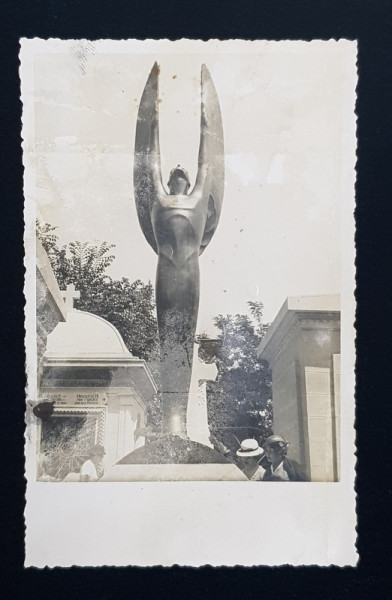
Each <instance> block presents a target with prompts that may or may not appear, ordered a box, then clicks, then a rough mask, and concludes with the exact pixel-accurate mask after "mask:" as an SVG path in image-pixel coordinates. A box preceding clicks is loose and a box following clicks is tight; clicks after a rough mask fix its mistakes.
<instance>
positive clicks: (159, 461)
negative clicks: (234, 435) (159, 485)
mask: <svg viewBox="0 0 392 600" xmlns="http://www.w3.org/2000/svg"><path fill="white" fill-rule="evenodd" d="M101 481H247V478H246V476H245V475H244V473H243V472H242V471H241V470H240V469H239V468H238V467H237V466H236V465H234V464H233V463H231V462H230V461H229V460H227V458H225V457H224V456H223V455H222V454H220V453H219V452H216V451H215V450H213V449H211V448H209V447H208V446H204V445H203V444H199V443H198V442H193V441H191V440H188V439H183V438H181V437H179V436H176V435H169V434H167V435H162V436H161V437H160V438H159V439H158V440H156V441H154V442H150V443H148V444H147V445H146V446H144V447H143V448H139V449H138V450H135V451H134V452H131V453H130V454H128V455H127V456H125V457H124V458H122V459H121V460H120V461H119V462H118V463H117V464H116V465H114V466H113V467H112V468H111V469H109V470H108V471H107V472H106V473H105V475H104V476H103V478H102V479H101Z"/></svg>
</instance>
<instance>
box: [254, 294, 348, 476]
mask: <svg viewBox="0 0 392 600" xmlns="http://www.w3.org/2000/svg"><path fill="white" fill-rule="evenodd" d="M258 355H259V357H260V358H261V359H264V360H266V361H267V362H268V363H269V365H270V368H271V371H272V394H273V427H274V432H275V433H276V434H280V435H283V436H284V437H285V438H286V439H287V440H288V441H289V442H290V447H289V453H288V455H289V457H291V458H293V459H295V460H297V461H298V462H299V463H301V464H302V466H303V467H304V470H305V471H306V473H307V476H308V478H309V479H310V480H311V481H338V480H339V462H340V297H339V296H338V295H325V296H299V297H290V298H287V300H286V301H285V303H284V304H283V306H282V308H281V310H280V311H279V313H278V315H277V316H276V318H275V320H274V321H273V323H272V324H271V326H270V328H269V330H268V332H267V334H266V336H265V337H264V339H263V340H262V342H261V344H260V346H259V349H258Z"/></svg>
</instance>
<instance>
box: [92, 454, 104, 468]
mask: <svg viewBox="0 0 392 600" xmlns="http://www.w3.org/2000/svg"><path fill="white" fill-rule="evenodd" d="M102 459H103V455H102V454H94V456H93V457H92V459H91V460H92V461H93V463H94V465H98V464H99V463H100V462H101V460H102Z"/></svg>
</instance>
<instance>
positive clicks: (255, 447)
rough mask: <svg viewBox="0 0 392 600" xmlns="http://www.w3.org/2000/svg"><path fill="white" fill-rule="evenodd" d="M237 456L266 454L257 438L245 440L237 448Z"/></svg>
mask: <svg viewBox="0 0 392 600" xmlns="http://www.w3.org/2000/svg"><path fill="white" fill-rule="evenodd" d="M236 454H237V456H239V457H241V458H244V457H247V456H261V455H262V454H264V450H263V448H261V447H260V446H259V444H258V443H257V442H256V440H250V439H249V440H243V441H242V442H241V447H240V449H239V450H237V453H236Z"/></svg>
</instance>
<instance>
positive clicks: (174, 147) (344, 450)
mask: <svg viewBox="0 0 392 600" xmlns="http://www.w3.org/2000/svg"><path fill="white" fill-rule="evenodd" d="M356 51H357V48H356V43H355V42H353V41H347V40H337V41H336V40H330V41H320V40H317V41H312V42H305V41H285V42H283V41H282V42H274V41H257V42H255V41H254V42H251V41H245V40H232V41H218V40H210V41H207V42H201V41H196V40H186V39H184V40H178V41H168V40H145V41H139V40H123V41H111V40H98V41H89V40H81V39H80V40H55V39H49V40H40V39H31V40H30V39H23V40H22V41H21V53H20V61H21V66H20V76H21V89H22V93H21V100H22V104H23V128H22V137H23V142H22V145H23V163H24V169H25V172H24V195H25V267H26V277H25V297H26V307H25V317H26V341H25V345H26V356H27V363H26V372H27V393H26V434H25V438H26V446H25V452H26V477H27V481H28V483H27V496H26V498H27V506H26V523H27V525H26V557H27V558H26V564H28V565H32V566H46V565H48V566H69V565H72V564H79V565H92V566H98V565H102V564H113V565H127V564H136V565H140V566H147V565H156V564H162V565H168V564H173V563H174V562H176V563H178V564H185V565H191V566H199V565H201V564H213V565H217V564H221V565H232V564H243V565H252V564H266V565H278V564H285V563H288V564H293V565H295V564H319V565H329V564H336V565H354V564H355V563H356V559H357V554H356V549H355V523H356V518H355V517H356V515H355V495H354V480H355V430H354V410H355V400H354V390H355V379H354V365H355V331H354V315H355V299H354V288H355V266H354V265H355V246H354V236H355V228H354V208H355V189H354V186H355V161H356V133H355V130H356V117H355V112H354V111H355V101H356V96H355V88H356V84H357V74H356ZM282 482H283V483H287V484H289V483H290V484H291V486H289V488H288V487H287V485H286V486H278V485H275V484H277V483H282ZM86 483H89V484H90V485H88V486H87V485H85V484H86ZM288 497H290V498H292V499H293V502H292V503H291V504H290V507H287V498H288ZM128 502H130V503H131V505H129V504H128ZM271 502H273V503H276V506H282V507H284V510H282V512H281V513H280V516H279V523H278V524H277V523H275V524H274V523H273V522H271V523H265V522H264V523H263V528H264V530H265V531H266V533H268V531H270V532H271V531H273V530H274V528H275V527H277V530H278V534H277V537H276V540H275V541H274V542H273V543H272V549H271V546H270V547H269V548H268V550H266V549H265V547H264V546H263V540H262V539H257V541H255V542H253V541H252V543H250V540H253V538H252V534H249V536H250V537H249V538H247V539H248V541H247V548H246V549H244V548H243V547H238V545H236V544H234V543H230V536H232V537H233V539H235V538H236V536H237V534H238V531H237V528H238V523H235V524H232V521H231V517H230V515H233V513H235V512H236V511H237V510H241V513H242V515H243V516H242V517H241V518H242V519H245V523H248V524H247V527H248V528H249V530H251V528H252V525H251V514H252V511H253V512H254V511H258V510H261V508H262V507H263V506H266V505H268V503H271ZM185 504H186V505H187V507H186V508H185V509H184V510H185V513H186V514H185V516H184V517H183V522H181V523H180V524H178V530H177V531H176V533H174V534H173V535H174V537H175V538H176V537H178V539H181V540H182V539H185V538H186V535H187V532H188V534H189V531H190V529H189V528H191V530H192V532H193V533H192V535H195V537H196V541H195V543H194V544H193V545H191V547H189V546H188V547H187V548H186V549H185V550H184V551H183V550H181V552H182V553H180V555H179V556H178V555H177V554H176V548H175V544H174V543H173V547H170V545H169V549H168V548H167V547H166V546H164V545H163V546H161V545H160V543H157V544H155V545H153V547H151V545H149V544H148V541H147V539H142V538H143V533H142V531H143V530H144V529H145V528H149V527H153V526H156V524H157V523H158V522H159V523H160V526H159V527H158V529H159V536H158V537H160V535H161V533H162V536H163V532H165V535H166V536H167V531H169V530H170V523H169V521H170V519H168V523H167V524H166V520H165V524H164V525H162V519H160V513H161V511H162V513H164V512H165V511H167V513H166V514H170V515H172V516H174V515H175V514H176V511H177V510H178V506H181V507H184V505H185ZM54 505H56V507H57V509H56V511H54V510H53V514H52V515H51V510H50V507H53V506H54ZM92 505H93V507H94V508H91V506H92ZM42 506H45V507H47V509H48V511H49V512H48V514H49V517H48V521H47V523H45V525H44V526H42V523H41V522H40V520H39V519H38V518H37V511H38V507H41V508H42ZM80 506H83V507H84V508H83V510H82V511H81V512H80V514H79V515H78V514H77V512H78V511H77V507H80ZM104 506H106V507H107V506H110V512H111V513H112V516H111V517H110V518H108V519H107V521H105V523H104V525H103V529H104V531H103V533H102V535H100V537H99V541H98V543H96V542H95V541H94V540H96V536H97V534H96V532H95V530H94V524H93V521H95V522H96V520H97V519H100V520H101V519H102V514H103V513H102V511H103V507H104ZM304 506H306V507H308V509H307V511H306V515H305V514H304V513H303V508H304ZM195 507H196V508H195ZM240 507H241V508H240ZM299 507H301V509H302V510H301V514H300V513H299ZM59 510H60V512H62V514H63V515H67V514H68V516H69V519H70V521H69V522H71V523H72V525H71V530H72V532H75V531H76V532H77V533H76V534H75V535H76V537H77V539H78V540H79V536H80V539H81V541H80V543H78V544H76V546H77V550H76V555H75V545H73V547H71V543H70V542H69V543H67V540H68V539H69V540H70V539H71V538H68V536H69V535H70V534H69V533H68V532H67V527H68V526H69V522H68V525H67V522H66V520H65V521H64V519H62V520H61V523H59V522H58V518H57V515H58V511H59ZM90 510H92V514H93V515H94V519H92V520H90V519H89V518H87V516H86V515H88V514H89V511H90ZM187 511H189V512H187ZM75 515H77V516H75ZM131 515H138V526H137V531H135V530H134V529H132V525H131V524H132V522H134V518H133V517H132V516H131ZM151 515H154V516H153V517H151ZM151 518H152V520H151ZM124 523H126V525H124ZM228 523H230V525H229V526H227V524H228ZM54 525H55V527H54ZM82 526H83V528H84V529H83V532H82V531H81V529H80V528H81V527H82ZM160 527H162V528H163V529H162V531H161V529H160ZM166 527H168V529H166ZM204 528H211V529H214V528H216V533H217V532H218V531H220V532H221V531H224V534H222V535H221V534H219V535H221V544H219V545H216V544H215V545H212V547H211V548H209V549H206V547H205V541H204V543H203V542H202V537H201V536H202V532H203V530H204ZM198 529H200V534H199V533H197V530H198ZM256 529H257V527H256ZM171 531H172V530H171ZM287 532H289V533H287ZM128 535H129V536H130V537H127V536H128ZM199 535H200V539H199V537H198V536H199ZM285 535H288V537H289V538H290V539H292V540H295V544H287V545H285V546H284V547H282V545H281V544H280V540H281V539H283V537H284V536H285ZM115 536H116V539H117V540H120V541H119V543H117V544H116V545H115V547H114V545H111V544H110V543H108V540H109V539H114V537H115ZM132 536H133V537H132ZM135 536H136V540H138V544H139V546H138V547H137V548H136V545H135V546H134V547H132V549H130V547H129V544H130V543H131V542H130V540H131V538H132V539H133V540H135ZM43 539H44V540H45V543H42V540H43ZM274 539H275V538H274ZM53 540H54V541H55V542H56V543H55V544H54V545H55V548H53ZM50 544H51V545H50ZM255 544H256V547H257V548H258V555H257V559H256V561H255V558H254V555H253V553H252V548H254V547H255ZM49 546H50V552H49ZM163 547H164V548H165V549H164V551H162V548H163ZM203 553H204V554H203Z"/></svg>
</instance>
